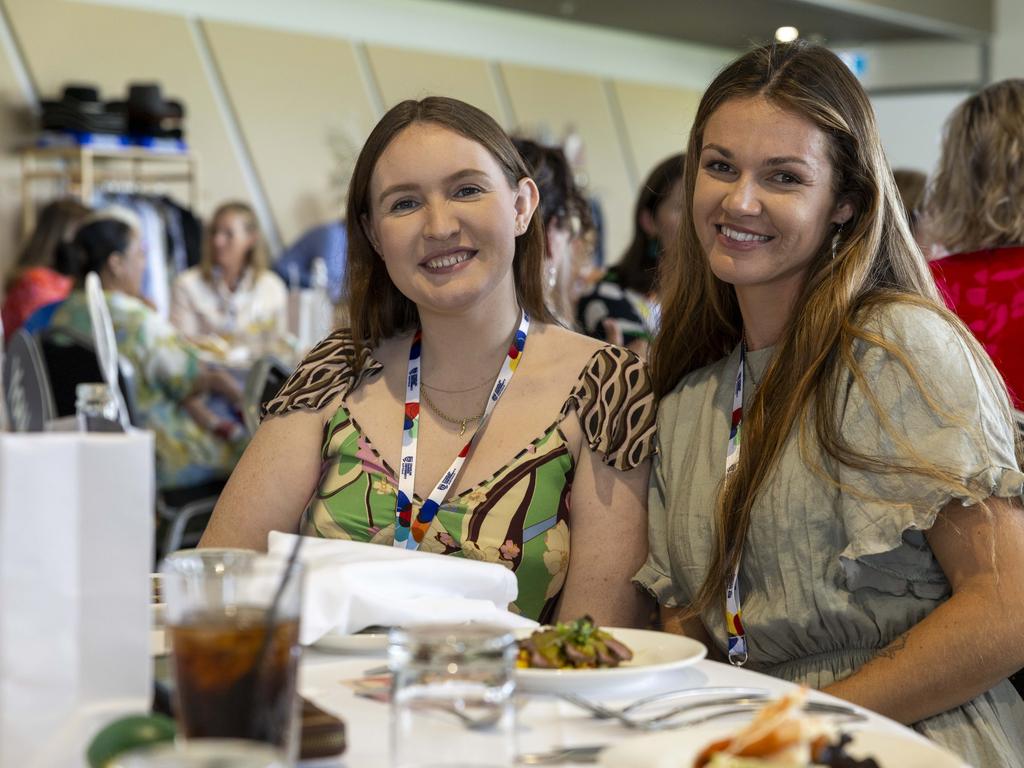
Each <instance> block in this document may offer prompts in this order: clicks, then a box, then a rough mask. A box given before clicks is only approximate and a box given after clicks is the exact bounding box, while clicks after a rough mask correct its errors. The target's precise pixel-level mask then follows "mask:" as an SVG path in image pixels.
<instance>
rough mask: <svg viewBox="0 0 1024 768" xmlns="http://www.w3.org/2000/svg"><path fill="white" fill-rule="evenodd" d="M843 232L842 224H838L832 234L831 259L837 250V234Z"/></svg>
mask: <svg viewBox="0 0 1024 768" xmlns="http://www.w3.org/2000/svg"><path fill="white" fill-rule="evenodd" d="M842 234H843V225H842V224H840V225H839V228H838V229H837V230H836V233H835V234H834V235H833V236H832V261H835V260H836V251H838V250H839V236H840V235H842Z"/></svg>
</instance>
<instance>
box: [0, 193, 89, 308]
mask: <svg viewBox="0 0 1024 768" xmlns="http://www.w3.org/2000/svg"><path fill="white" fill-rule="evenodd" d="M91 210H92V209H91V208H89V206H87V205H84V204H83V203H80V202H79V201H78V200H75V199H74V198H70V197H69V198H62V199H60V200H53V201H52V202H49V203H47V204H46V205H45V206H43V208H42V210H40V211H39V216H38V218H37V221H36V228H35V229H34V230H32V234H31V235H30V236H29V238H28V239H27V240H26V241H25V243H24V245H23V246H22V248H21V251H20V253H19V254H18V259H17V261H15V262H14V264H13V265H12V266H11V268H10V270H9V271H8V273H7V276H6V279H5V286H4V290H6V289H7V288H8V287H10V286H11V285H13V284H14V283H15V281H17V279H18V278H19V277H21V275H22V274H24V273H25V272H26V271H27V270H29V269H32V268H33V267H47V268H49V269H54V268H55V265H56V256H57V249H58V247H59V246H60V245H61V244H62V243H67V242H68V241H70V240H71V238H72V237H74V236H75V230H76V228H77V227H78V225H79V224H80V223H81V221H82V220H83V219H84V218H85V217H86V216H88V215H89V213H90V212H91Z"/></svg>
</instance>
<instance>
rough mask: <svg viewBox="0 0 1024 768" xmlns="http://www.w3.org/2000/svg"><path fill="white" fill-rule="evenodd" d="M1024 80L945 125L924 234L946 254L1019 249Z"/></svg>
mask: <svg viewBox="0 0 1024 768" xmlns="http://www.w3.org/2000/svg"><path fill="white" fill-rule="evenodd" d="M1022 201H1024V80H1021V79H1013V80H1003V81H1001V82H998V83H994V84H993V85H990V86H988V87H987V88H985V89H984V90H982V91H980V92H978V93H976V94H975V95H974V96H971V97H970V98H968V99H967V100H966V101H964V102H963V103H962V104H961V105H960V106H959V107H957V108H956V110H955V111H954V112H953V114H952V115H950V117H949V120H948V121H947V122H946V129H945V135H944V137H943V142H942V156H941V157H940V159H939V166H938V170H937V172H936V173H935V177H934V179H933V180H932V186H931V190H930V191H929V194H928V202H927V222H926V223H927V227H928V237H929V239H930V240H933V241H934V242H936V243H939V244H941V245H942V246H943V247H944V248H945V249H946V250H947V251H949V252H950V253H965V252H970V251H979V250H983V249H986V248H1000V247H1002V246H1007V245H1021V244H1024V202H1022Z"/></svg>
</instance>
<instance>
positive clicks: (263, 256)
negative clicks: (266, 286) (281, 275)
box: [199, 200, 270, 283]
mask: <svg viewBox="0 0 1024 768" xmlns="http://www.w3.org/2000/svg"><path fill="white" fill-rule="evenodd" d="M229 213H236V214H238V215H239V216H241V217H242V218H243V219H244V220H245V231H246V232H248V233H249V234H250V235H255V237H256V239H255V241H254V242H253V244H252V248H250V249H249V253H247V254H246V256H245V263H246V266H248V267H249V268H250V269H251V270H252V272H253V277H254V278H258V277H259V276H260V275H262V274H263V272H264V271H266V270H267V269H269V268H270V254H269V253H268V251H267V244H266V242H264V240H263V233H262V231H261V230H260V222H259V219H258V218H256V212H255V211H254V210H253V209H252V206H251V205H249V204H248V203H243V202H242V201H240V200H230V201H228V202H226V203H222V204H221V205H219V206H217V210H215V211H214V212H213V216H211V217H210V223H209V225H208V226H207V227H206V236H205V237H204V238H203V250H202V254H201V255H200V257H199V270H200V272H201V273H202V275H203V278H204V279H205V280H206V282H208V283H212V282H213V267H214V264H213V230H214V227H216V226H217V219H219V218H220V217H221V216H226V215H227V214H229Z"/></svg>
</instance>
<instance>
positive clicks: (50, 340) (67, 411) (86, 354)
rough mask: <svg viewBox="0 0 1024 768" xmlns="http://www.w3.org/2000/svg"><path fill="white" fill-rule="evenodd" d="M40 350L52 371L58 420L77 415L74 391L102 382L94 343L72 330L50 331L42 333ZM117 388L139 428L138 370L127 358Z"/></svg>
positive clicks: (121, 365)
mask: <svg viewBox="0 0 1024 768" xmlns="http://www.w3.org/2000/svg"><path fill="white" fill-rule="evenodd" d="M39 348H40V350H41V352H42V357H43V360H44V361H45V363H46V369H47V370H48V371H49V372H50V390H51V392H52V393H53V404H54V409H55V411H56V414H57V416H58V417H61V416H74V415H75V388H76V387H77V386H78V385H79V384H83V383H87V382H102V381H103V373H102V371H101V370H100V364H99V359H98V358H97V357H96V346H95V344H94V343H93V340H92V339H91V338H89V337H87V336H84V335H82V334H80V333H78V332H76V331H73V330H70V329H55V328H48V329H46V330H44V331H42V332H41V333H40V334H39ZM117 367H118V388H119V389H120V390H121V396H122V397H123V398H124V401H125V405H127V406H128V420H129V421H130V422H131V423H132V424H135V425H138V421H137V420H136V406H135V369H134V368H133V366H132V364H131V363H130V362H129V361H128V360H126V359H125V358H123V357H122V358H119V359H118V366H117Z"/></svg>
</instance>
